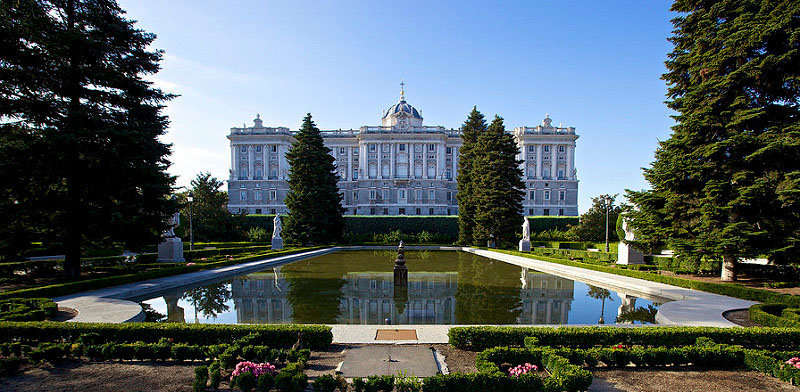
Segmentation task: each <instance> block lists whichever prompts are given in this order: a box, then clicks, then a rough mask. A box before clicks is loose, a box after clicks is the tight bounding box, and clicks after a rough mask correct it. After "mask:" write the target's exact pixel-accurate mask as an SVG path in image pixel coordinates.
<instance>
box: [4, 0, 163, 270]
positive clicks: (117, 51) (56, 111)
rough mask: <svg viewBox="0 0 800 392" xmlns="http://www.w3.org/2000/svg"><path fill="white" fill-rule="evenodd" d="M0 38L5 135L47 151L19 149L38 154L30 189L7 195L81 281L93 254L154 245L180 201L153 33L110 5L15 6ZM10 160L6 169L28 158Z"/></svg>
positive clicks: (76, 0)
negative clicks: (93, 249) (91, 247)
mask: <svg viewBox="0 0 800 392" xmlns="http://www.w3.org/2000/svg"><path fill="white" fill-rule="evenodd" d="M0 37H2V38H0V132H2V133H3V135H4V142H5V136H7V135H9V134H11V133H12V132H21V133H25V134H26V135H25V136H24V137H19V138H17V140H27V141H28V142H30V145H31V146H39V147H42V148H38V147H37V148H36V149H32V150H28V151H26V150H24V149H23V150H22V153H23V154H24V153H28V154H36V155H34V157H35V160H36V162H37V164H35V165H32V166H30V167H28V168H27V169H28V170H29V171H30V174H31V175H30V176H27V177H28V181H31V182H32V183H30V185H29V188H28V189H27V190H26V189H23V190H20V189H18V188H14V187H11V186H10V184H8V183H6V182H5V181H4V185H3V186H4V187H7V188H6V189H7V191H6V192H5V193H8V194H11V197H13V198H14V199H15V200H17V201H19V204H16V205H18V206H19V207H17V208H20V209H23V208H36V209H37V210H38V212H39V214H40V215H45V216H46V217H47V222H46V226H45V227H44V228H43V229H42V232H44V234H46V235H48V237H47V238H44V240H45V242H47V243H49V244H53V243H61V244H62V246H63V250H64V252H65V254H66V260H65V263H64V270H65V272H66V274H67V275H68V276H71V277H77V276H78V275H80V258H81V250H82V249H83V248H84V247H85V246H86V245H87V244H95V245H96V244H100V245H106V244H110V243H123V244H124V245H125V246H126V247H128V248H132V249H141V247H143V246H144V245H152V244H154V243H156V242H157V241H158V237H159V235H160V233H161V231H162V230H163V229H164V228H165V227H166V220H167V217H168V216H169V215H171V214H172V213H173V212H174V211H175V210H176V209H177V203H176V202H175V201H173V200H169V199H168V197H167V196H168V195H169V194H170V193H171V192H172V188H173V184H174V178H173V177H171V176H169V175H168V174H167V172H166V169H167V167H168V166H169V164H170V163H169V161H168V160H167V157H168V156H169V153H170V148H169V146H168V145H166V144H163V143H161V142H160V141H159V137H160V136H162V135H163V134H164V133H165V131H166V128H167V126H168V124H169V122H168V120H167V117H166V116H165V115H163V114H162V110H163V105H164V103H165V102H167V101H168V100H169V99H171V98H172V96H170V95H169V94H165V93H163V92H162V91H161V90H159V89H157V88H154V87H153V86H152V83H151V82H149V81H147V80H145V77H146V76H147V75H152V74H155V73H157V72H158V70H159V68H160V66H159V62H160V61H161V57H162V52H161V51H158V50H152V49H151V48H150V46H151V44H152V43H153V40H154V39H155V35H153V34H151V33H147V32H144V31H142V30H140V29H138V28H137V27H136V26H135V24H134V22H133V21H131V20H128V19H126V18H125V17H124V11H123V10H122V9H120V7H119V6H118V5H117V3H116V1H113V0H65V1H47V0H18V1H4V2H2V3H0ZM13 151H14V150H9V149H3V152H4V154H5V153H8V152H11V156H5V155H4V156H3V157H0V159H1V160H3V161H9V162H17V161H18V162H25V161H29V160H30V159H28V158H29V157H20V156H14V155H15V154H16V153H14V152H13ZM17 151H18V150H17ZM28 190H36V192H28ZM3 212H4V214H5V213H7V210H5V209H3ZM11 213H12V214H13V213H14V212H13V211H12V212H11ZM23 215H24V214H23ZM4 218H5V217H4Z"/></svg>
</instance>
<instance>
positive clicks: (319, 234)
mask: <svg viewBox="0 0 800 392" xmlns="http://www.w3.org/2000/svg"><path fill="white" fill-rule="evenodd" d="M295 139H296V140H297V142H296V143H294V144H293V145H292V148H291V149H289V152H288V153H287V154H286V160H287V161H288V162H289V194H288V195H286V207H287V208H289V215H288V216H287V217H286V218H285V221H284V222H285V225H286V227H285V233H286V237H287V239H288V240H289V241H290V242H293V243H300V244H309V243H316V244H322V243H331V242H336V241H339V240H341V238H342V232H343V228H344V218H343V217H342V213H343V212H344V208H342V195H341V194H340V193H339V188H338V187H337V185H336V183H337V181H338V175H337V174H336V172H335V169H336V168H335V166H334V158H333V156H332V155H331V149H329V148H328V147H325V145H324V144H323V141H322V134H320V132H319V129H318V128H317V126H316V125H315V124H314V122H313V121H312V120H311V113H308V114H307V115H306V117H305V118H304V119H303V125H302V127H301V128H300V132H298V133H297V135H295Z"/></svg>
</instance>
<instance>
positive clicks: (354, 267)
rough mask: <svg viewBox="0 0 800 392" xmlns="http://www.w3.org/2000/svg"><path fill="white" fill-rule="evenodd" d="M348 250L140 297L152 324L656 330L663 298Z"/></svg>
mask: <svg viewBox="0 0 800 392" xmlns="http://www.w3.org/2000/svg"><path fill="white" fill-rule="evenodd" d="M396 256H397V253H396V252H394V251H377V250H376V251H341V252H336V253H330V254H327V255H323V256H318V257H314V258H310V259H307V260H302V261H297V262H293V263H290V264H285V265H283V266H280V267H275V268H271V269H265V270H263V271H260V272H255V273H251V274H248V275H244V276H239V277H235V278H232V279H227V280H225V281H220V282H216V283H207V284H205V285H203V286H198V287H183V288H179V289H172V290H169V291H165V292H163V293H159V295H158V296H156V297H154V298H142V299H140V300H142V301H141V302H143V303H144V304H147V305H148V307H149V313H150V314H149V317H150V318H151V319H153V320H159V321H172V322H199V323H229V324H234V323H325V324H598V323H605V324H615V323H619V324H622V323H626V324H631V323H636V324H642V323H653V322H654V318H655V313H656V311H657V308H658V305H659V304H661V303H663V302H665V300H663V299H659V298H637V297H634V296H632V295H630V294H629V293H624V292H617V291H613V290H607V289H604V288H600V287H595V286H591V285H587V284H585V283H582V282H578V281H573V280H571V279H566V278H562V277H558V276H555V275H550V274H546V273H542V272H538V271H534V270H529V269H527V268H522V267H518V266H515V265H511V264H507V263H504V262H502V261H497V260H492V259H488V258H484V257H481V256H477V255H473V254H470V253H465V252H455V251H407V252H406V254H405V256H406V266H407V267H408V284H407V287H396V286H395V284H394V279H393V278H394V276H393V267H394V259H395V257H396Z"/></svg>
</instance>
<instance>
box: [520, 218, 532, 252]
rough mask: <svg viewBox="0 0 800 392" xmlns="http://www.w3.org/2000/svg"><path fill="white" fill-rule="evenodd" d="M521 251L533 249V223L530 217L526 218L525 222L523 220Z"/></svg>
mask: <svg viewBox="0 0 800 392" xmlns="http://www.w3.org/2000/svg"><path fill="white" fill-rule="evenodd" d="M519 251H520V252H530V251H531V223H530V222H529V221H528V218H524V222H522V239H521V240H519Z"/></svg>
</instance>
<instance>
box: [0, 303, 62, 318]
mask: <svg viewBox="0 0 800 392" xmlns="http://www.w3.org/2000/svg"><path fill="white" fill-rule="evenodd" d="M57 312H58V304H56V303H55V302H53V301H52V300H51V299H49V298H8V299H2V300H0V321H43V320H45V319H49V318H52V317H53V316H55V315H56V313H57Z"/></svg>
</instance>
